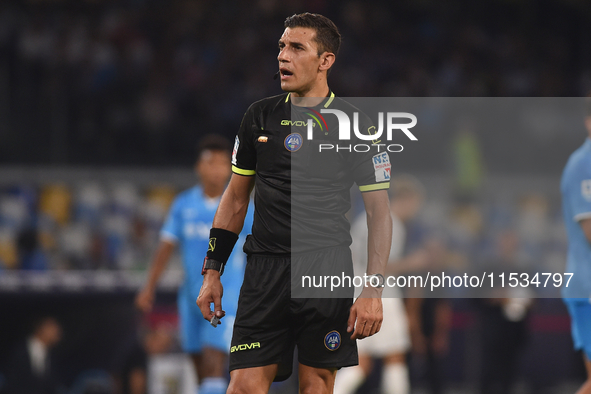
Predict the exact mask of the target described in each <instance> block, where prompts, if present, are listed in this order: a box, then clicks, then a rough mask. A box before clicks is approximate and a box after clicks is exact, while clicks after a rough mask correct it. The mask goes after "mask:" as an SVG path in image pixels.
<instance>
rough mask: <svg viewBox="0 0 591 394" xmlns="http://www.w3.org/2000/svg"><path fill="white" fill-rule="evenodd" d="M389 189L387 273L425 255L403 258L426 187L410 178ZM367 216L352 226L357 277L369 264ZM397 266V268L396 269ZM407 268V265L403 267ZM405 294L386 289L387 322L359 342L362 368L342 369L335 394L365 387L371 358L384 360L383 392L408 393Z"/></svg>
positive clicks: (397, 180)
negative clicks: (408, 227) (408, 228)
mask: <svg viewBox="0 0 591 394" xmlns="http://www.w3.org/2000/svg"><path fill="white" fill-rule="evenodd" d="M391 183H392V185H391V186H390V193H391V194H392V197H391V198H390V212H391V214H392V246H391V248H390V258H389V260H388V267H387V269H386V272H389V271H394V270H396V272H397V273H400V272H401V269H402V270H409V269H416V268H418V267H416V264H415V262H418V259H420V258H421V256H422V255H423V254H412V255H409V256H407V257H405V258H403V257H402V252H403V250H404V243H405V239H406V230H405V227H404V226H405V224H406V223H408V222H409V221H410V220H412V219H413V218H414V217H415V216H416V215H417V213H418V212H419V209H420V207H421V205H422V203H423V198H424V197H423V195H424V193H423V187H422V185H421V184H420V183H419V182H418V181H417V180H415V179H414V178H412V177H410V176H398V177H396V178H392V180H391ZM366 223H367V216H366V215H364V214H362V215H359V217H358V218H357V219H356V220H355V222H354V223H353V225H352V226H351V236H352V238H353V243H352V244H351V251H352V253H353V262H354V264H355V268H356V269H355V274H356V275H360V274H361V275H363V272H364V269H365V265H366V263H367V224H366ZM397 266H398V267H397ZM404 266H407V267H405V268H403V267H404ZM402 296H403V295H402V293H401V292H400V290H399V289H397V288H394V287H391V288H389V287H386V288H385V289H384V293H383V300H382V302H383V305H384V321H383V322H382V328H381V330H380V332H379V333H378V334H376V335H374V336H372V337H370V338H367V339H365V340H363V341H360V342H359V344H358V346H359V366H356V367H352V368H345V369H342V370H341V371H339V372H338V373H337V379H336V383H335V394H352V393H355V392H356V391H357V389H358V388H359V387H360V386H361V385H362V384H363V382H364V381H365V379H366V378H367V376H368V375H369V374H370V372H371V369H372V367H373V360H372V358H380V359H382V361H383V365H384V370H383V372H382V382H381V386H382V391H381V392H382V393H385V394H408V393H409V392H410V383H409V377H408V368H407V366H406V360H405V353H406V352H407V351H408V350H409V349H410V336H409V332H408V319H407V317H406V311H405V309H404V303H403V302H402V299H401V297H402Z"/></svg>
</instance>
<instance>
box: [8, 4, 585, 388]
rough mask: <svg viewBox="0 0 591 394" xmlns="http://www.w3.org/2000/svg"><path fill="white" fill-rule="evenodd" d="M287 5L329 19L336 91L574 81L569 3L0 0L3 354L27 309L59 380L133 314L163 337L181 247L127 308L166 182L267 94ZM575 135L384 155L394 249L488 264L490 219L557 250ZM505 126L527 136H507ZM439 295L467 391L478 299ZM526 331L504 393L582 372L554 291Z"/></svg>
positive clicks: (89, 365)
mask: <svg viewBox="0 0 591 394" xmlns="http://www.w3.org/2000/svg"><path fill="white" fill-rule="evenodd" d="M304 10H307V11H312V12H320V13H323V14H325V15H326V16H328V17H330V18H331V19H333V20H334V21H335V22H336V24H337V25H338V26H339V27H340V29H341V33H342V35H343V46H342V50H341V53H340V54H339V61H338V63H337V65H336V67H335V69H334V71H333V73H332V75H331V77H330V86H331V88H332V89H333V90H334V91H335V92H336V93H337V94H338V95H341V96H358V97H361V96H367V97H374V96H376V97H379V96H399V97H404V96H410V97H412V96H438V97H447V96H452V97H465V96H473V97H489V96H490V97H506V96H512V97H515V96H519V97H530V96H535V97H537V96H575V97H580V96H584V95H585V94H586V93H587V91H588V90H589V89H591V41H590V40H589V37H591V23H590V22H591V6H590V4H589V3H588V2H586V1H583V0H581V1H576V0H571V1H552V0H544V1H533V0H532V1H526V0H511V1H510V0H506V1H500V0H497V1H492V0H491V1H482V2H471V1H460V0H457V1H446V2H437V1H429V0H423V1H401V2H388V1H374V2H371V3H370V2H363V1H355V0H352V1H347V2H341V1H322V0H320V1H312V0H309V1H293V2H289V4H285V3H283V2H279V1H275V0H260V1H255V2H238V1H228V2H215V3H214V2H205V1H171V2H168V1H167V2H164V1H147V0H145V1H141V0H129V1H121V2H115V1H106V0H105V1H100V0H93V1H90V0H89V1H66V0H61V1H60V0H52V1H49V0H47V1H43V0H36V1H11V0H5V1H2V3H1V4H0V328H1V330H0V332H2V335H1V337H0V368H2V366H3V365H5V363H6V362H8V354H9V349H10V347H11V345H12V344H13V343H14V342H15V341H17V340H19V339H22V338H23V337H24V333H25V331H26V327H27V325H28V323H29V320H30V317H31V316H34V315H37V314H39V313H43V314H52V315H55V316H57V317H58V318H59V319H60V321H61V322H62V325H63V327H64V340H63V341H62V343H61V344H60V345H59V348H58V349H57V350H58V353H59V356H60V359H61V361H62V363H63V367H64V368H63V369H64V373H63V376H62V379H63V381H64V382H65V384H66V385H68V386H70V387H73V385H74V382H76V381H77V379H78V378H79V376H80V375H81V374H84V373H85V372H88V371H89V370H102V371H108V372H116V371H117V368H118V366H117V360H118V359H120V358H121V356H120V352H124V351H125V348H126V347H128V346H129V344H130V343H132V342H133V341H135V337H136V336H137V335H138V334H137V332H138V327H141V329H140V331H141V332H143V333H145V332H146V331H149V330H153V329H154V327H161V326H163V324H162V323H163V322H164V323H166V324H165V326H166V327H170V331H171V332H172V333H173V334H174V327H175V314H174V288H175V284H177V283H178V281H179V275H178V269H179V267H180V266H179V264H178V260H177V261H176V262H173V264H172V267H171V270H170V273H169V276H168V277H167V278H166V280H165V283H164V286H163V287H162V290H161V293H160V294H159V307H158V308H157V309H156V311H155V313H153V314H152V315H151V316H150V317H149V318H147V319H146V318H142V317H140V316H139V315H138V314H136V313H135V312H134V310H133V307H132V300H133V296H134V293H135V291H136V289H137V288H138V286H139V284H140V283H141V280H142V276H141V275H142V273H143V272H144V271H145V269H146V266H147V264H148V262H149V258H150V253H151V252H152V251H153V248H154V245H155V241H156V240H157V234H158V230H159V226H160V225H161V222H162V220H163V218H164V215H165V213H166V209H167V207H168V204H169V203H170V201H171V199H172V198H173V196H174V194H175V193H176V192H178V191H180V190H182V189H183V188H185V187H187V186H190V185H191V184H193V182H194V180H193V175H192V172H191V166H192V164H193V161H194V148H195V145H196V142H197V140H198V139H199V137H200V136H202V135H204V134H206V133H211V132H216V133H220V134H223V135H225V136H227V137H229V138H233V136H234V134H235V132H236V130H237V127H238V125H239V123H240V119H241V117H242V114H243V113H244V111H245V109H246V108H247V107H248V105H249V104H250V103H251V102H253V101H255V100H258V99H260V98H262V97H265V96H268V95H273V94H278V93H280V90H279V87H278V83H277V82H276V81H273V80H272V76H273V74H274V73H275V72H276V69H277V67H276V55H277V49H276V45H277V39H278V38H279V36H280V34H281V32H282V21H283V20H284V18H285V17H286V16H287V15H291V14H293V13H295V12H301V11H304ZM583 138H584V128H583V125H582V122H581V126H580V129H579V130H562V129H559V128H557V129H555V130H550V131H548V132H545V133H543V134H540V135H531V134H528V133H525V132H523V133H521V134H520V133H519V131H517V132H515V131H511V132H510V133H509V132H508V131H505V130H499V131H498V133H494V134H490V133H488V134H483V133H478V132H473V133H459V132H458V133H454V132H450V133H447V134H445V133H442V134H440V135H437V136H436V137H434V139H432V140H431V141H429V142H428V143H425V145H424V146H423V148H422V151H421V152H422V153H421V155H413V156H408V157H405V160H398V162H396V163H395V167H396V168H395V170H396V171H399V172H404V173H410V174H412V175H415V176H416V177H418V178H419V179H420V180H421V181H422V182H423V183H424V184H425V186H426V189H427V195H428V201H427V205H426V208H425V210H424V212H423V214H422V215H421V217H420V219H419V220H418V221H417V223H416V231H414V232H412V231H411V236H410V240H409V244H410V247H412V244H413V242H415V243H417V242H420V241H419V240H420V238H421V233H422V232H423V233H424V232H425V231H430V234H432V235H433V236H434V237H438V238H439V239H440V240H441V242H442V243H443V244H444V245H445V248H446V249H447V250H448V251H450V252H453V253H456V254H459V255H462V256H463V257H464V258H465V259H476V260H478V259H481V260H485V259H487V258H489V257H490V256H491V255H492V254H494V252H493V249H494V245H495V237H497V236H498V234H499V232H500V231H503V232H505V231H506V232H509V233H511V234H513V235H515V237H516V239H518V240H519V250H520V256H522V257H523V258H524V259H525V260H528V261H529V262H530V263H531V264H532V265H531V266H533V267H536V266H540V267H543V266H557V265H559V264H563V263H564V253H565V235H564V231H563V226H562V223H561V216H560V211H559V202H560V200H559V192H558V179H559V176H560V172H561V170H562V168H563V166H564V163H565V162H566V159H567V157H568V155H569V153H570V152H571V151H573V150H574V149H575V148H576V147H578V146H579V145H580V143H581V142H582V140H583ZM514 141H527V144H528V147H529V149H527V150H523V151H515V149H512V146H515V143H514ZM466 169H471V170H473V169H476V171H466ZM466 174H468V175H466ZM536 264H538V265H536ZM452 304H453V307H454V315H453V319H452V330H451V342H450V343H451V346H450V352H449V354H448V356H447V360H448V362H447V363H446V369H445V374H444V376H445V380H446V381H447V386H448V387H449V388H450V390H451V389H455V390H458V391H456V392H473V391H471V390H473V387H474V385H475V382H476V381H477V379H478V376H477V375H478V368H477V366H476V365H478V363H479V362H481V360H482V355H480V354H478V349H479V345H478V336H477V331H478V324H479V321H478V314H477V312H476V307H475V305H474V304H473V303H471V302H470V301H469V300H454V301H453V302H452ZM528 327H529V339H528V341H527V344H526V345H525V346H526V348H525V351H524V353H523V357H522V359H521V361H520V368H519V379H518V380H519V382H520V383H519V387H520V389H521V390H522V391H521V392H528V391H527V390H531V392H536V393H542V392H556V393H560V392H569V391H568V389H565V387H571V386H572V385H574V386H576V385H577V383H578V382H580V381H581V380H582V377H583V370H582V365H581V363H580V360H579V359H580V357H579V356H578V355H575V354H574V353H573V352H572V350H571V346H572V345H571V340H570V336H569V322H568V318H567V316H566V313H565V310H564V308H563V306H562V304H561V302H560V301H559V300H557V299H541V300H538V302H537V303H536V304H535V305H534V306H533V308H532V311H531V316H530V317H529V323H528ZM142 335H145V334H142ZM169 349H173V350H174V349H175V345H174V344H172V345H170V346H169ZM412 368H415V369H417V370H419V369H420V366H416V365H414V366H413V365H412V364H411V369H412ZM1 372H2V369H0V373H1ZM419 372H420V371H418V372H417V371H414V373H415V374H414V376H415V378H416V376H418V375H417V374H418V373H419ZM0 382H1V380H0ZM370 385H371V384H370ZM569 385H570V386H569ZM421 386H422V382H421V379H416V380H415V381H414V385H413V387H415V388H416V390H417V391H416V392H417V393H418V392H420V391H418V390H419V389H421ZM574 386H573V387H574ZM462 390H463V391H462ZM570 391H574V390H570Z"/></svg>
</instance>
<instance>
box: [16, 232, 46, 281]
mask: <svg viewBox="0 0 591 394" xmlns="http://www.w3.org/2000/svg"><path fill="white" fill-rule="evenodd" d="M17 250H18V252H17V253H18V260H19V265H18V267H19V268H20V269H22V270H31V271H33V270H34V271H45V270H46V269H48V268H49V267H48V264H49V263H48V260H47V257H46V256H45V253H44V252H43V250H42V249H41V246H40V244H39V234H38V232H37V229H35V228H28V229H25V230H23V231H22V232H21V233H20V234H19V235H18V239H17Z"/></svg>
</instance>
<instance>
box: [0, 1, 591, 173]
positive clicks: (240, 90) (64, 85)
mask: <svg viewBox="0 0 591 394" xmlns="http://www.w3.org/2000/svg"><path fill="white" fill-rule="evenodd" d="M301 9H310V10H313V11H316V12H321V13H323V14H326V15H327V16H329V17H331V18H332V19H334V20H335V21H336V22H337V24H338V25H339V26H342V27H341V30H342V34H343V37H344V39H343V40H344V41H343V48H342V52H341V53H340V55H339V57H340V58H341V59H340V60H339V65H338V66H337V68H336V69H335V70H334V73H333V75H332V76H331V87H332V88H333V89H334V91H335V92H338V94H339V95H341V96H350V97H355V96H358V97H380V96H384V97H389V96H399V97H405V96H410V97H412V96H438V97H449V96H458V97H460V96H468V97H470V96H480V97H490V96H492V97H506V96H524V97H527V96H582V95H584V93H585V92H586V91H587V90H588V89H589V88H590V87H591V71H590V69H589V66H588V65H589V63H590V62H589V60H590V59H589V53H591V48H589V44H588V40H586V39H585V37H588V36H589V35H590V34H591V32H589V26H590V24H589V23H588V19H589V15H590V13H589V11H590V10H589V4H588V3H587V2H584V1H578V2H577V1H572V2H569V3H568V4H567V5H565V4H564V3H563V2H559V1H547V2H543V3H539V4H536V5H535V6H534V3H531V2H528V1H525V0H522V1H512V2H504V1H494V2H478V3H473V2H462V1H454V2H451V3H450V2H446V3H445V4H444V3H441V2H437V1H421V2H413V1H405V2H396V3H395V4H394V3H392V2H388V1H375V2H364V1H359V0H350V1H347V2H346V3H344V4H343V3H342V2H339V1H328V0H323V1H304V0H301V1H293V2H291V1H290V2H280V1H278V0H259V1H256V2H223V3H219V2H207V1H174V2H157V1H131V0H129V1H125V2H109V1H102V2H101V1H99V2H94V1H92V2H91V1H88V2H73V1H66V0H62V1H51V2H50V1H36V2H30V3H24V4H23V3H22V2H19V1H3V2H2V4H0V26H2V28H1V29H0V84H1V86H2V87H3V88H2V90H1V93H0V111H2V116H1V117H0V119H2V127H1V128H0V138H2V141H3V143H2V144H1V145H0V162H1V163H26V164H34V163H46V164H47V163H51V164H60V163H62V164H108V165H121V164H124V165H125V164H140V165H162V164H164V165H179V164H186V163H188V162H190V161H191V160H192V153H193V152H192V150H191V149H189V148H188V147H192V146H193V145H194V142H195V141H196V138H195V136H196V134H203V133H205V132H211V131H213V130H215V131H217V132H220V133H223V134H225V135H226V136H228V137H230V138H232V137H233V135H234V133H235V131H236V128H237V125H238V124H239V122H240V119H241V117H242V114H243V112H244V109H245V108H246V107H247V106H248V105H249V103H251V102H252V101H253V100H257V99H258V98H260V97H265V96H269V95H273V94H278V93H279V89H278V85H277V84H276V83H273V81H272V79H271V77H272V76H273V74H274V73H275V72H276V63H275V58H276V56H277V50H276V39H277V38H276V37H277V36H278V33H279V32H280V30H281V21H282V20H283V19H284V18H285V16H286V15H291V14H293V13H294V12H296V11H297V10H301ZM41 131H42V132H41Z"/></svg>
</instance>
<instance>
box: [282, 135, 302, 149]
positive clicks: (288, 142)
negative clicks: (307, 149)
mask: <svg viewBox="0 0 591 394" xmlns="http://www.w3.org/2000/svg"><path fill="white" fill-rule="evenodd" d="M303 143H304V139H303V138H302V136H301V134H300V133H291V134H290V135H288V136H287V137H285V141H284V142H283V145H285V149H287V150H288V151H290V152H297V151H298V150H300V148H301V147H302V144H303Z"/></svg>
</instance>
